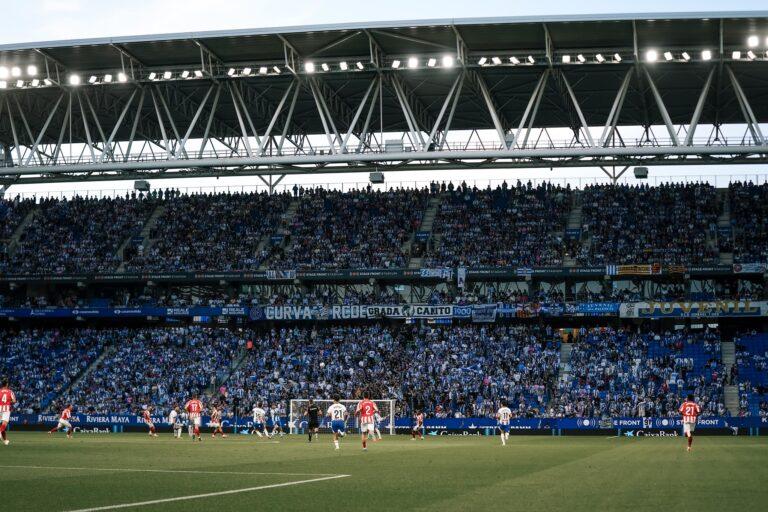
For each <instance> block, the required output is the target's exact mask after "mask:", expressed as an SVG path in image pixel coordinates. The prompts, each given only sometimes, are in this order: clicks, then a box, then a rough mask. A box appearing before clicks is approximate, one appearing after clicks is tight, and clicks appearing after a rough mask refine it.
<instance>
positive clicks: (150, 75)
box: [149, 71, 157, 80]
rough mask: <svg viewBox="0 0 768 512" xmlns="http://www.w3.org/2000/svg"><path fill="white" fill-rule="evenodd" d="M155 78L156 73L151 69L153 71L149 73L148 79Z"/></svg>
mask: <svg viewBox="0 0 768 512" xmlns="http://www.w3.org/2000/svg"><path fill="white" fill-rule="evenodd" d="M155 78H157V73H155V72H154V71H153V72H151V73H150V74H149V79H150V80H154V79H155Z"/></svg>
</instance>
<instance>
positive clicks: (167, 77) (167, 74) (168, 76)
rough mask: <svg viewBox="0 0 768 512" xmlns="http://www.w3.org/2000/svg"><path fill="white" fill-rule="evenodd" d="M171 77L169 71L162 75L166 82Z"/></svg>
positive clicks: (171, 74)
mask: <svg viewBox="0 0 768 512" xmlns="http://www.w3.org/2000/svg"><path fill="white" fill-rule="evenodd" d="M172 76H173V73H171V72H170V71H165V72H164V73H163V78H165V79H166V80H170V79H171V77H172Z"/></svg>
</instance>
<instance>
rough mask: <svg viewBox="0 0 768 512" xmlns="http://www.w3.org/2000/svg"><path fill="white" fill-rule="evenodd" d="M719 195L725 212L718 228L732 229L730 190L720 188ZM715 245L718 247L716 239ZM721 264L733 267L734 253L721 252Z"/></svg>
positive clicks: (721, 215) (718, 220)
mask: <svg viewBox="0 0 768 512" xmlns="http://www.w3.org/2000/svg"><path fill="white" fill-rule="evenodd" d="M717 195H718V199H719V200H720V201H721V202H722V205H723V212H722V213H721V214H720V216H719V217H718V218H717V227H718V228H725V227H731V201H730V196H729V195H728V189H727V188H719V189H717ZM714 244H715V247H717V239H716V238H715V240H714ZM720 264H721V265H732V264H733V253H732V252H721V253H720Z"/></svg>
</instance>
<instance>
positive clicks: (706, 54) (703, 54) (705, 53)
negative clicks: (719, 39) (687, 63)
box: [701, 50, 712, 60]
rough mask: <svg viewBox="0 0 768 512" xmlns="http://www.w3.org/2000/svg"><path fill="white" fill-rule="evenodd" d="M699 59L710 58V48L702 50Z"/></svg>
mask: <svg viewBox="0 0 768 512" xmlns="http://www.w3.org/2000/svg"><path fill="white" fill-rule="evenodd" d="M701 60H712V52H711V51H710V50H703V51H702V52H701Z"/></svg>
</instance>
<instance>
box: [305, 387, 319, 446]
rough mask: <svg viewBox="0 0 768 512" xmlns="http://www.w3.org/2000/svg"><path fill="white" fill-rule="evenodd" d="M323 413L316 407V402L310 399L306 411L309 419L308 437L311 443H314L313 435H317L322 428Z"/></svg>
mask: <svg viewBox="0 0 768 512" xmlns="http://www.w3.org/2000/svg"><path fill="white" fill-rule="evenodd" d="M321 413H322V411H320V408H319V407H318V406H317V405H315V401H314V400H312V399H311V398H310V399H309V404H308V405H307V410H306V416H307V418H308V429H307V436H308V437H309V442H310V443H311V442H312V434H313V433H314V434H315V435H317V430H318V429H319V428H320V414H321Z"/></svg>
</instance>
